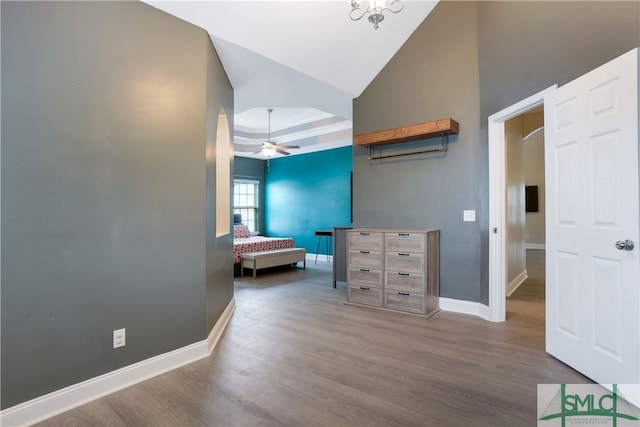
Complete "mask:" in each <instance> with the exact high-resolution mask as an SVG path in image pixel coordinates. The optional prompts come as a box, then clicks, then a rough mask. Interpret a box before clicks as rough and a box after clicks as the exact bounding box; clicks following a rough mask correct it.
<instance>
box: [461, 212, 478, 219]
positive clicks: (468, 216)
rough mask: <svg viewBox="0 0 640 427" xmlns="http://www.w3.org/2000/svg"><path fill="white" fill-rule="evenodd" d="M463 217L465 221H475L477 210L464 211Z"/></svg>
mask: <svg viewBox="0 0 640 427" xmlns="http://www.w3.org/2000/svg"><path fill="white" fill-rule="evenodd" d="M462 219H463V220H464V221H465V222H474V221H475V220H476V211H473V210H472V211H463V214H462Z"/></svg>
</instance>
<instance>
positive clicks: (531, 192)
mask: <svg viewBox="0 0 640 427" xmlns="http://www.w3.org/2000/svg"><path fill="white" fill-rule="evenodd" d="M524 190H525V210H526V211H527V212H539V210H538V186H537V185H527V186H526V187H525V188H524Z"/></svg>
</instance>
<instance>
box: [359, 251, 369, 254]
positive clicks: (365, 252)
mask: <svg viewBox="0 0 640 427" xmlns="http://www.w3.org/2000/svg"><path fill="white" fill-rule="evenodd" d="M360 253H361V254H370V253H371V252H369V251H360Z"/></svg>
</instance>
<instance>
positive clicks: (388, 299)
mask: <svg viewBox="0 0 640 427" xmlns="http://www.w3.org/2000/svg"><path fill="white" fill-rule="evenodd" d="M384 306H385V308H388V309H391V310H398V311H406V312H409V313H417V314H425V313H426V301H425V298H424V294H414V293H411V292H399V291H390V290H385V292H384Z"/></svg>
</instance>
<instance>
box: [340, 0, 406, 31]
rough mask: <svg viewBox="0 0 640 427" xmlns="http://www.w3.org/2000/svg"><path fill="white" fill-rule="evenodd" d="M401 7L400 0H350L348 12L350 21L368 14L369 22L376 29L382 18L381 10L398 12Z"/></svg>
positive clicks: (357, 19) (402, 5)
mask: <svg viewBox="0 0 640 427" xmlns="http://www.w3.org/2000/svg"><path fill="white" fill-rule="evenodd" d="M402 9H404V4H402V0H391V1H389V0H369V1H358V0H351V13H349V17H350V18H351V20H352V21H359V20H360V19H362V17H364V16H365V15H369V18H368V19H369V22H371V23H372V24H373V28H374V29H376V30H377V29H378V24H379V23H380V22H382V21H383V20H384V15H383V14H382V12H385V11H389V12H391V13H398V12H400V11H401V10H402Z"/></svg>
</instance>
